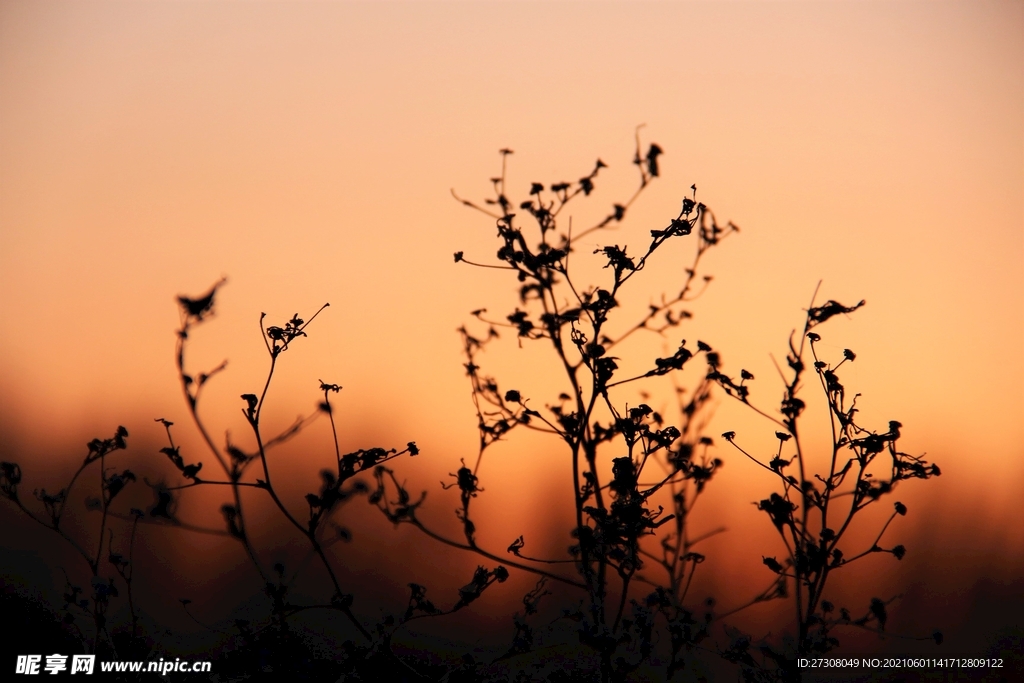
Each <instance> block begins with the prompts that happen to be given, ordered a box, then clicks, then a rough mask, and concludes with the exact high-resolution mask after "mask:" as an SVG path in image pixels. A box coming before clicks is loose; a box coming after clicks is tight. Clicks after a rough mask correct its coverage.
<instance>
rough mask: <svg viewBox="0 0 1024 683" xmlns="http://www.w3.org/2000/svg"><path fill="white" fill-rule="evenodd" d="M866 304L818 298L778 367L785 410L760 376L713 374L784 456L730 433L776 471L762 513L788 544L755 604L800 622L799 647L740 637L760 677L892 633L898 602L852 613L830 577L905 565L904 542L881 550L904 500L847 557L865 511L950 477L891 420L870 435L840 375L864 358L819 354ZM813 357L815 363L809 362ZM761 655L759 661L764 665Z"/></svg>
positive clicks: (739, 656) (738, 653)
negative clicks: (806, 422)
mask: <svg viewBox="0 0 1024 683" xmlns="http://www.w3.org/2000/svg"><path fill="white" fill-rule="evenodd" d="M815 294H817V292H815ZM863 305H864V302H863V301H861V302H859V303H857V304H856V305H854V306H844V305H842V304H840V303H838V302H836V301H832V300H829V301H827V302H826V303H824V304H822V305H820V306H815V305H814V301H813V300H812V302H811V305H810V307H809V308H808V309H807V317H806V320H805V322H804V327H803V331H802V333H801V334H800V336H799V338H798V339H799V341H797V340H796V339H794V337H795V336H796V332H795V331H794V332H793V333H792V334H791V335H790V339H789V348H788V352H787V354H786V366H787V368H788V374H787V373H786V371H784V370H783V369H782V368H781V367H779V366H778V365H776V368H777V370H778V372H779V376H780V377H781V378H782V381H783V384H784V389H783V394H782V399H781V401H780V403H779V407H778V413H777V414H773V413H770V412H768V411H766V410H764V409H762V408H759V407H757V406H756V405H755V404H754V403H752V402H751V398H750V387H749V385H748V382H751V381H752V380H753V379H754V376H753V375H752V374H751V373H749V372H747V371H746V370H741V371H740V377H739V381H736V379H735V378H731V377H729V376H728V375H726V374H725V373H723V372H720V371H716V372H713V373H712V374H711V375H710V378H711V379H713V380H714V381H715V382H717V383H718V384H719V385H720V386H721V387H722V389H723V390H724V391H725V393H726V394H728V395H729V396H731V397H733V398H734V399H736V400H738V401H740V402H741V403H743V404H744V405H746V406H748V407H749V408H751V409H752V410H753V411H754V412H756V413H757V414H759V415H761V416H763V417H764V418H766V419H767V420H769V421H770V422H772V423H774V424H775V425H776V427H778V428H779V431H776V432H775V437H776V439H777V440H778V450H777V451H776V452H775V453H774V454H773V455H772V456H771V458H770V459H769V458H759V457H757V456H756V455H754V454H752V453H751V452H750V451H749V450H747V449H745V448H744V447H742V446H741V445H740V444H739V442H738V439H737V436H736V433H735V432H732V431H728V432H725V433H724V434H722V437H723V438H724V439H725V440H726V441H728V442H729V443H730V444H731V445H732V446H733V447H734V448H735V449H736V450H738V451H739V452H740V453H742V454H743V455H745V456H746V457H747V458H748V459H750V460H751V461H752V462H754V463H756V464H757V465H758V466H759V467H761V468H762V469H763V470H765V471H766V472H768V473H769V474H770V476H771V478H772V479H773V480H774V481H775V483H776V484H777V489H776V490H775V491H773V492H772V493H771V494H770V495H769V496H768V497H767V498H765V499H763V500H761V501H760V502H759V503H757V508H758V510H761V511H763V512H764V513H765V514H766V515H767V516H768V518H769V519H770V520H771V523H772V526H773V527H774V528H775V530H776V532H777V534H778V535H779V538H780V539H781V541H782V544H783V546H784V547H785V556H784V557H783V558H782V560H781V561H780V560H779V559H778V558H776V557H764V558H763V563H764V566H765V567H767V569H768V570H769V571H770V572H772V573H773V574H775V575H776V578H775V579H773V581H772V585H771V586H770V587H769V588H768V589H767V590H766V591H765V592H764V593H762V594H761V595H759V596H758V597H756V598H755V599H754V601H753V603H756V602H762V601H764V600H768V599H772V598H789V597H791V598H792V600H793V606H794V609H795V617H796V618H795V625H796V629H797V637H796V641H795V647H794V648H792V649H788V650H787V649H780V648H779V647H778V646H777V645H772V644H768V643H765V644H762V645H761V646H760V647H759V648H753V646H752V641H751V639H750V638H749V637H748V636H744V635H742V634H735V637H734V638H733V641H732V644H731V646H730V647H729V649H728V650H727V652H726V654H727V656H728V657H729V658H730V659H731V661H735V662H737V663H739V664H741V665H743V666H744V667H747V668H748V674H749V675H750V676H752V677H754V673H753V672H754V671H758V670H763V669H765V668H767V669H768V673H769V674H770V676H769V677H773V676H774V675H776V674H777V675H780V676H781V677H783V678H787V679H788V678H797V677H798V672H797V671H795V669H794V665H793V661H794V659H795V658H796V657H804V656H814V655H820V654H824V653H827V652H829V651H831V650H832V649H834V648H835V647H837V646H838V645H839V639H838V638H837V637H836V636H835V634H834V633H833V631H834V630H835V629H836V628H838V627H842V626H854V627H859V628H862V629H868V630H872V631H876V632H878V633H882V632H884V631H885V626H886V621H887V619H888V611H887V606H888V605H889V604H891V603H892V602H893V601H894V600H895V598H890V599H888V600H883V599H881V598H877V597H876V598H872V599H871V601H870V604H869V605H868V606H867V607H866V609H864V611H863V613H862V614H858V615H857V616H854V615H853V613H852V612H851V610H849V609H847V608H846V607H839V608H838V609H837V608H836V605H835V604H834V603H833V602H831V601H829V600H826V599H825V591H826V587H827V585H828V581H829V578H830V577H831V575H832V574H833V573H834V572H836V571H838V570H840V569H845V568H846V567H848V566H849V565H850V564H851V563H853V562H855V561H857V560H859V559H861V558H863V557H866V556H868V555H871V554H874V553H888V554H891V555H892V556H893V557H895V558H896V559H897V560H902V559H903V557H904V555H905V554H906V552H907V550H906V548H905V547H904V546H903V545H902V544H900V545H894V546H892V547H885V546H882V545H879V544H880V543H881V542H882V537H883V536H884V535H885V532H886V530H887V529H888V528H889V525H890V524H891V523H892V522H893V520H895V519H896V517H898V516H903V515H906V514H907V506H906V505H904V504H903V503H901V502H899V501H896V502H895V503H893V511H892V513H891V514H890V515H889V518H888V519H887V520H886V522H885V524H884V525H882V527H881V529H880V530H879V532H878V535H877V536H876V537H875V540H874V541H873V542H872V543H871V545H870V546H869V547H867V548H866V549H864V550H862V551H860V552H856V553H854V552H851V551H849V550H846V551H845V552H844V550H843V548H848V545H847V544H846V543H844V539H845V537H846V536H847V534H848V532H849V531H850V529H851V528H852V526H853V523H854V520H855V518H856V517H857V515H858V514H860V513H861V512H863V511H864V510H865V509H867V508H869V507H871V506H873V505H875V504H876V503H880V502H881V501H882V500H883V499H885V498H887V497H888V496H890V495H891V494H892V493H893V491H894V490H895V488H896V486H897V485H898V484H899V483H900V482H902V481H907V480H911V479H929V478H931V477H934V476H939V474H941V472H940V470H939V467H938V466H937V465H935V464H932V463H929V462H927V461H926V460H925V459H924V458H923V457H919V456H914V455H911V454H909V453H906V452H904V451H902V450H900V449H899V445H898V444H899V440H900V438H901V436H902V434H901V428H902V426H903V425H901V424H900V423H899V422H897V421H895V420H892V421H890V422H889V424H888V428H887V429H886V430H884V431H878V430H870V429H868V428H866V427H864V426H862V425H861V424H860V422H859V421H858V417H857V413H858V409H857V399H858V398H859V397H860V394H859V393H858V394H854V395H853V396H852V397H848V396H847V394H846V388H845V387H844V385H843V384H842V382H841V381H840V377H839V369H840V368H841V367H842V366H844V365H845V364H847V363H852V362H854V360H855V359H856V358H857V356H856V354H855V353H854V352H853V351H851V350H850V349H844V350H843V358H842V360H840V361H839V362H838V363H835V364H833V363H831V362H828V361H826V360H823V359H822V358H821V357H820V356H819V354H818V350H817V346H816V345H817V344H818V343H819V342H820V341H821V335H820V334H818V332H816V331H814V330H815V329H816V328H817V327H818V326H819V325H821V324H823V323H825V322H827V321H828V320H829V319H831V318H833V317H835V316H837V315H843V314H850V313H853V312H854V311H856V310H857V309H858V308H860V307H861V306H863ZM808 352H809V353H810V356H811V359H813V362H811V359H808V358H807V354H808ZM808 369H810V370H813V372H814V374H815V376H816V377H817V380H818V382H817V383H818V385H819V386H820V388H821V398H822V399H824V401H825V402H826V404H827V406H828V414H829V426H830V428H831V446H830V449H829V452H828V453H827V454H826V458H827V461H828V463H829V465H828V471H827V473H824V472H822V473H818V472H815V471H814V470H813V467H814V460H813V458H812V457H811V456H810V454H809V453H808V451H807V447H806V445H805V444H804V440H803V439H802V430H801V424H802V422H801V420H802V419H803V417H804V410H805V408H806V403H805V402H804V400H803V399H802V398H800V393H801V389H802V388H803V387H802V384H801V381H802V379H803V377H804V373H805V372H806V371H807V370H808ZM786 455H789V457H788V458H787V457H785V456H786ZM840 545H842V546H843V548H841V547H840ZM790 586H791V588H790ZM753 603H749V604H753ZM930 638H931V639H934V641H935V642H936V644H941V642H942V634H941V633H940V632H938V631H936V632H934V633H933V634H932V635H931V636H930ZM921 639H922V640H928V639H929V637H925V638H921ZM757 650H759V652H758V651H757ZM755 654H757V655H758V657H759V659H755V657H754V655H755Z"/></svg>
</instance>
